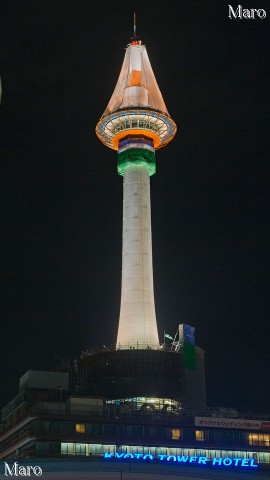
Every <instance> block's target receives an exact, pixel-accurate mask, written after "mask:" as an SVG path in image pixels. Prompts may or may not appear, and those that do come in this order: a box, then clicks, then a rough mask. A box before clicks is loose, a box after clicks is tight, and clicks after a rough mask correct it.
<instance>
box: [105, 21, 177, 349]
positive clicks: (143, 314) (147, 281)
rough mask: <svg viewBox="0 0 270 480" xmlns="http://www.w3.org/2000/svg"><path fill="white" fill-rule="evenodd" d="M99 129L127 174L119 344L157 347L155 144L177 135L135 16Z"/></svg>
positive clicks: (124, 188)
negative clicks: (152, 179)
mask: <svg viewBox="0 0 270 480" xmlns="http://www.w3.org/2000/svg"><path fill="white" fill-rule="evenodd" d="M134 20H135V19H134ZM96 133H97V136H98V137H99V139H100V140H101V141H102V143H104V145H107V146H108V147H110V148H112V149H114V150H117V151H118V164H117V169H118V173H119V174H120V175H122V176H123V244H122V289H121V308H120V319H119V327H118V335H117V342H116V346H117V348H120V349H127V348H130V347H136V348H139V349H145V348H147V347H148V348H149V347H150V348H151V349H157V348H159V337H158V329H157V321H156V313H155V302H154V289H153V267H152V237H151V205H150V178H149V177H150V176H151V175H153V174H154V173H155V171H156V160H155V150H157V149H159V148H162V147H164V146H165V145H167V143H168V142H170V141H171V140H172V139H173V137H174V135H175V133H176V125H175V123H174V121H173V120H172V118H171V117H170V115H169V113H168V111H167V108H166V105H165V103H164V100H163V98H162V95H161V92H160V90H159V87H158V84H157V81H156V79H155V75H154V73H153V70H152V67H151V65H150V61H149V58H148V55H147V52H146V48H145V46H144V45H142V42H141V40H139V39H138V37H137V36H136V23H135V21H134V37H133V38H132V40H131V43H130V44H129V45H128V46H127V49H126V54H125V58H124V62H123V66H122V69H121V72H120V75H119V78H118V81H117V84H116V87H115V89H114V92H113V94H112V97H111V99H110V101H109V103H108V106H107V108H106V110H105V112H104V113H103V115H102V117H101V119H100V121H99V122H98V124H97V127H96Z"/></svg>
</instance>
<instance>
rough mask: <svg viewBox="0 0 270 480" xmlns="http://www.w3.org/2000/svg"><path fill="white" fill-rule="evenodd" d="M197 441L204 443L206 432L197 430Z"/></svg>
mask: <svg viewBox="0 0 270 480" xmlns="http://www.w3.org/2000/svg"><path fill="white" fill-rule="evenodd" d="M196 440H197V442H204V431H203V430H196Z"/></svg>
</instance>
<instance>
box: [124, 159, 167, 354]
mask: <svg viewBox="0 0 270 480" xmlns="http://www.w3.org/2000/svg"><path fill="white" fill-rule="evenodd" d="M123 185H124V187H123V190H124V192H123V249H122V292H121V308H120V320H119V327H118V335H117V347H119V348H128V347H130V346H131V347H135V348H146V347H147V346H149V347H151V348H155V349H156V348H158V346H159V338H158V330H157V321H156V313H155V301H154V288H153V266H152V234H151V204H150V179H149V171H148V168H147V166H143V165H142V166H138V165H134V166H133V165H128V166H127V167H126V168H125V173H124V183H123Z"/></svg>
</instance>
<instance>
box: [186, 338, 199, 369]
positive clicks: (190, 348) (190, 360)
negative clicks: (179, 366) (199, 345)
mask: <svg viewBox="0 0 270 480" xmlns="http://www.w3.org/2000/svg"><path fill="white" fill-rule="evenodd" d="M184 367H185V368H187V369H188V370H195V368H196V353H195V346H194V345H190V344H189V343H184Z"/></svg>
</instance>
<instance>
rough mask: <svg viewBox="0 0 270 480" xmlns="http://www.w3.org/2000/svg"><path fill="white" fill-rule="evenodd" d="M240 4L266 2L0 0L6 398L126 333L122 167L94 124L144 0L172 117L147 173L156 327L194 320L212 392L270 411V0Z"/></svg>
mask: <svg viewBox="0 0 270 480" xmlns="http://www.w3.org/2000/svg"><path fill="white" fill-rule="evenodd" d="M230 3H231V4H232V5H233V6H234V7H235V8H236V7H237V5H238V3H237V2H234V3H232V2H230ZM242 4H243V2H242ZM243 6H244V7H246V8H248V7H254V8H264V9H265V10H266V11H267V15H268V16H267V17H266V19H265V20H260V19H256V20H244V19H243V20H240V19H238V20H230V19H229V18H228V3H227V2H224V1H222V0H212V1H210V0H208V1H206V0H205V1H201V0H198V1H196V0H188V1H184V0H183V1H181V0H179V1H177V2H176V1H144V2H142V1H134V2H126V1H122V0H120V1H119V0H118V1H117V2H111V1H100V2H93V1H90V0H88V1H87V0H18V1H16V0H2V2H1V6H0V18H1V42H0V57H1V67H0V68H1V71H0V74H1V78H2V86H3V95H2V105H1V108H0V122H1V126H0V127H1V128H0V130H1V166H2V167H1V196H2V202H1V203H2V206H3V217H2V218H3V219H2V222H1V223H2V239H1V240H2V245H1V254H2V268H1V270H2V273H3V288H2V293H1V349H0V352H1V353H0V356H1V367H0V385H1V387H0V405H1V406H3V405H4V404H5V403H6V402H7V401H9V400H10V399H11V398H12V397H13V396H14V395H15V394H16V393H17V391H18V382H19V377H20V376H21V375H22V374H23V373H24V372H25V371H26V370H27V369H33V370H38V369H50V368H51V366H52V365H53V363H54V357H55V355H56V356H58V357H61V358H71V359H74V358H79V356H80V354H81V352H82V351H83V350H86V349H87V348H88V347H91V346H96V345H102V344H105V345H111V344H114V343H115V341H116V333H117V325H118V317H119V307H120V283H121V236H122V232H121V229H122V177H120V176H118V175H117V171H116V162H117V153H116V152H114V151H112V150H110V149H108V148H106V147H105V146H103V145H102V144H101V143H100V142H99V140H98V139H97V137H96V135H95V125H96V123H97V121H98V120H99V118H100V116H101V115H102V113H103V111H104V110H105V107H106V105H107V103H108V101H109V99H110V96H111V94H112V92H113V89H114V87H115V84H116V81H117V78H118V75H119V72H120V68H121V65H122V62H123V58H124V53H125V50H124V48H125V46H126V45H127V43H128V42H129V40H130V37H131V36H132V32H133V25H132V20H133V11H134V9H135V10H136V13H137V31H138V34H139V35H140V36H141V38H142V40H143V43H145V44H146V47H147V51H148V54H149V57H150V61H151V64H152V67H153V70H154V72H155V75H156V78H157V81H158V84H159V87H160V89H161V91H162V94H163V97H164V100H165V103H166V105H167V108H168V110H169V112H170V114H171V116H172V117H173V119H174V120H175V122H176V124H177V126H178V133H177V136H176V137H175V139H174V140H173V142H172V143H170V144H169V145H168V146H167V147H166V148H164V149H161V150H159V151H157V153H156V159H157V174H156V175H154V176H153V177H152V178H151V201H152V234H153V262H154V284H155V299H156V311H157V321H158V328H159V332H160V338H161V339H162V338H163V330H166V332H168V333H169V334H171V335H174V334H175V332H176V330H177V326H178V324H179V323H187V324H189V325H193V326H195V327H196V342H197V344H198V345H200V346H201V347H202V348H203V349H204V350H205V354H206V374H207V375H206V378H207V403H208V405H211V406H228V407H234V408H237V409H239V410H253V411H260V412H269V411H270V405H269V398H270V373H269V362H270V348H269V344H270V327H269V313H270V312H269V266H270V265H269V263H270V262H269V240H270V236H269V233H270V228H269V226H270V225H269V192H268V190H269V187H268V184H269V177H268V171H269V167H268V163H269V138H270V131H269V111H270V109H269V106H270V105H269V85H270V78H269V77H270V72H269V70H270V68H269V57H268V55H269V43H270V34H269V20H270V5H269V3H268V2H266V0H253V1H249V0H248V1H246V2H244V5H243Z"/></svg>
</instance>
